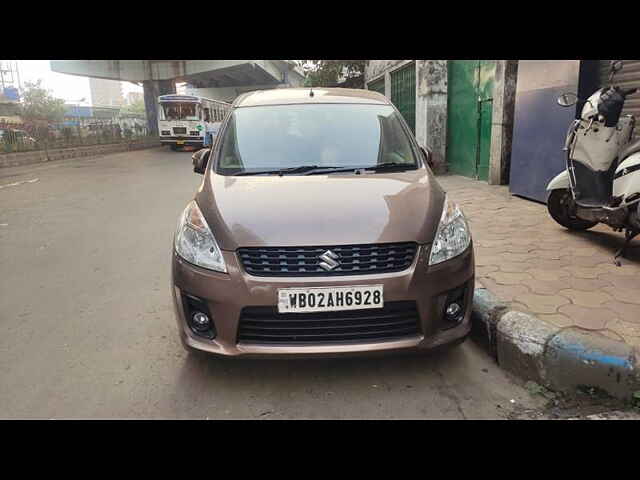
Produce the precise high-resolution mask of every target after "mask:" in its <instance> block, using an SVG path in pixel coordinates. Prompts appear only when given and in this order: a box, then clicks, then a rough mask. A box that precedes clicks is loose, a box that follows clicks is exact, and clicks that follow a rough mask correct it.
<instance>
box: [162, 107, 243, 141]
mask: <svg viewBox="0 0 640 480" xmlns="http://www.w3.org/2000/svg"><path fill="white" fill-rule="evenodd" d="M158 103H159V105H160V108H159V109H158V131H159V132H160V141H161V142H162V144H163V145H171V149H172V150H178V149H181V148H183V147H185V146H194V147H202V146H203V145H207V144H210V142H211V141H212V140H213V139H215V136H216V135H217V133H218V129H219V128H220V124H221V123H222V120H223V119H224V117H225V115H226V114H227V112H228V111H229V110H230V109H231V104H229V103H226V102H222V101H220V100H211V99H209V98H202V97H195V96H191V95H161V96H160V97H158ZM207 135H208V137H207Z"/></svg>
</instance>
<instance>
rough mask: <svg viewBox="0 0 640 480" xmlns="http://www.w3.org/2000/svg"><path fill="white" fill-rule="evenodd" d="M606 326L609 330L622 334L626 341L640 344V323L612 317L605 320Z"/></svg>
mask: <svg viewBox="0 0 640 480" xmlns="http://www.w3.org/2000/svg"><path fill="white" fill-rule="evenodd" d="M607 327H608V329H609V330H613V331H614V332H616V333H619V334H620V335H622V337H623V338H624V340H625V341H626V342H627V343H630V344H632V345H639V344H640V324H637V323H630V322H625V321H624V320H620V319H619V318H614V319H612V320H610V321H609V322H607Z"/></svg>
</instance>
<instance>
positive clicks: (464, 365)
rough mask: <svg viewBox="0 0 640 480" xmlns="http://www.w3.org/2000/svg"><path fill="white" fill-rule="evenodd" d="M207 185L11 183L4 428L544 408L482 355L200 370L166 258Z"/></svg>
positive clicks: (2, 319)
mask: <svg viewBox="0 0 640 480" xmlns="http://www.w3.org/2000/svg"><path fill="white" fill-rule="evenodd" d="M201 179H202V177H201V176H199V175H196V174H194V173H193V171H192V169H191V160H190V154H189V153H176V152H171V151H167V150H162V149H153V150H144V151H137V152H130V153H121V154H115V155H108V156H103V157H97V158H89V159H77V160H69V161H62V162H55V163H51V164H44V165H40V166H35V167H34V166H29V167H17V168H5V169H1V170H0V204H1V205H2V208H1V209H0V271H1V272H2V275H1V278H0V418H55V419H62V418H194V419H207V418H208V419H244V418H248V419H252V418H253V419H364V418H372V419H401V418H402V419H410V418H411V419H415V418H418V419H420V418H430V419H447V418H448V419H459V418H473V419H485V418H505V417H506V416H508V415H509V414H511V413H513V411H514V409H525V408H527V409H536V408H540V407H541V405H542V399H539V398H537V397H535V396H532V395H530V394H529V393H528V392H527V390H525V389H524V388H522V387H521V386H519V385H518V384H517V383H515V382H514V381H513V380H512V379H510V378H509V377H508V376H507V375H506V374H505V373H504V372H503V371H501V370H500V369H499V367H498V366H497V365H496V364H495V362H494V361H493V360H492V359H491V358H490V357H489V356H488V355H486V354H485V353H484V351H483V350H482V349H481V348H480V347H478V346H477V345H475V344H474V343H473V342H472V341H467V342H466V343H465V344H463V345H462V346H460V347H458V348H456V349H454V350H453V351H450V352H445V353H440V354H433V355H429V356H419V357H415V356H413V357H387V358H376V359H367V358H358V359H332V360H291V361H285V360H237V359H235V360H229V359H219V358H213V357H204V358H203V357H200V356H190V355H188V354H187V353H186V352H185V351H184V350H183V349H182V346H181V345H180V343H179V340H178V336H177V330H176V325H175V320H174V317H173V311H172V305H171V298H170V294H169V292H170V290H169V273H170V253H171V248H172V247H171V245H172V237H173V232H174V229H175V226H176V222H177V219H178V215H179V213H180V212H181V211H182V209H183V208H184V206H185V205H186V203H187V202H188V201H189V200H190V199H191V198H193V195H194V192H195V191H196V189H197V188H198V185H199V183H200V181H201ZM247 201H250V199H247Z"/></svg>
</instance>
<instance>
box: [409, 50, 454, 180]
mask: <svg viewBox="0 0 640 480" xmlns="http://www.w3.org/2000/svg"><path fill="white" fill-rule="evenodd" d="M447 77H448V76H447V61H446V60H416V78H417V80H416V83H417V84H416V140H417V141H418V143H419V144H420V145H421V146H426V147H429V148H430V149H431V151H432V152H433V160H434V170H435V172H436V173H444V172H445V171H446V158H447Z"/></svg>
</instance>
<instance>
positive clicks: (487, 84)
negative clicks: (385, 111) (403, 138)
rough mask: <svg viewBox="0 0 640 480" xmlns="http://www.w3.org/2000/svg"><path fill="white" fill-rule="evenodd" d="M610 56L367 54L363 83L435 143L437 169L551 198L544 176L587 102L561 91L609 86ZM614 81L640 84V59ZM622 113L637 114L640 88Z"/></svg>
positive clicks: (555, 169)
mask: <svg viewBox="0 0 640 480" xmlns="http://www.w3.org/2000/svg"><path fill="white" fill-rule="evenodd" d="M609 63H610V61H609V60H566V61H565V60H520V61H518V60H370V61H369V63H368V66H367V68H366V70H365V84H366V88H368V89H369V90H375V91H378V92H380V93H382V94H384V95H385V96H387V97H388V98H389V99H390V100H391V101H392V102H393V103H394V104H395V106H396V108H398V110H399V111H400V113H402V115H403V117H404V118H405V120H406V122H407V124H408V125H409V126H410V127H411V129H412V130H413V131H414V133H415V136H416V139H417V140H418V142H419V143H420V144H421V145H423V146H427V147H429V148H431V150H432V151H433V152H434V157H435V158H434V159H435V163H436V166H435V170H436V172H438V173H444V172H452V173H456V174H460V175H464V176H468V177H471V178H475V179H479V180H484V181H487V182H489V183H490V184H509V185H510V189H511V191H512V193H515V194H518V195H522V196H525V197H528V198H532V199H535V200H539V201H546V195H545V186H546V183H547V182H548V181H549V180H550V179H551V178H553V176H555V175H556V174H557V173H559V172H560V171H561V170H562V169H563V168H564V166H563V153H562V147H563V143H564V134H565V133H566V129H567V126H568V123H569V122H570V121H571V119H573V118H575V117H576V116H577V115H578V114H579V112H580V109H581V108H582V105H583V103H579V104H578V105H577V106H576V108H575V109H563V108H562V107H559V106H558V105H557V103H556V97H557V95H558V94H559V93H563V92H576V93H578V95H579V96H580V97H581V98H587V97H588V96H589V95H591V94H592V93H593V92H594V91H595V89H597V88H599V87H602V86H605V85H607V83H608V82H607V80H608V67H609ZM615 83H616V84H617V85H620V86H622V87H623V88H630V87H640V60H625V61H624V68H623V70H622V72H620V73H619V74H618V75H617V76H616V79H615ZM623 114H634V115H636V117H637V116H638V115H640V95H638V96H634V97H631V98H630V99H629V100H628V101H627V102H626V104H625V110H624V111H623ZM638 130H640V129H638ZM638 133H640V132H639V131H636V134H638Z"/></svg>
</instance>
